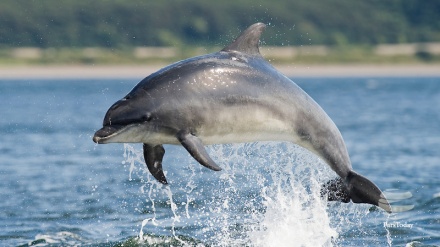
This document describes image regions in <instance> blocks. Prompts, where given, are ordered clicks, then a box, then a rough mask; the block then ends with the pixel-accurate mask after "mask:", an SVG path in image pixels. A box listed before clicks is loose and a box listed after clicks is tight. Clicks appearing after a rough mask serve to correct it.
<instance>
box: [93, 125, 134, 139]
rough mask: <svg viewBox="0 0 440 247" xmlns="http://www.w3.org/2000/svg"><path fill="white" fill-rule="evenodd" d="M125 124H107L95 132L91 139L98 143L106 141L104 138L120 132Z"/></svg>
mask: <svg viewBox="0 0 440 247" xmlns="http://www.w3.org/2000/svg"><path fill="white" fill-rule="evenodd" d="M125 127H126V126H125V125H107V126H104V127H102V128H101V129H100V130H98V131H96V132H95V135H94V136H93V141H94V142H96V143H98V144H103V143H106V140H108V139H110V138H111V137H113V136H115V135H117V134H118V133H120V132H121V131H122V130H123V129H124V128H125Z"/></svg>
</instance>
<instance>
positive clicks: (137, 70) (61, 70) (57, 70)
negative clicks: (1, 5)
mask: <svg viewBox="0 0 440 247" xmlns="http://www.w3.org/2000/svg"><path fill="white" fill-rule="evenodd" d="M164 66H166V65H158V64H154V65H133V66H130V65H59V66H57V65H46V66H44V65H26V66H25V65H23V66H11V67H8V66H0V79H2V80H5V79H130V78H139V79H142V78H145V77H146V76H148V75H150V74H151V73H154V72H155V71H157V70H159V69H160V68H162V67H164ZM274 67H275V68H277V69H278V70H279V71H280V72H281V73H283V74H284V75H286V76H287V77H290V78H295V77H367V76H368V77H440V64H429V65H423V64H415V65H408V64H406V65H390V64H384V65H382V64H379V65H373V64H365V65H353V64H348V65H343V64H335V65H293V64H292V65H274Z"/></svg>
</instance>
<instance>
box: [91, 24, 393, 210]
mask: <svg viewBox="0 0 440 247" xmlns="http://www.w3.org/2000/svg"><path fill="white" fill-rule="evenodd" d="M265 27H266V25H265V24H263V23H256V24H253V25H252V26H250V27H249V28H248V29H246V30H245V31H244V32H243V33H242V34H241V35H240V36H239V37H238V38H237V39H236V40H235V41H234V42H232V43H231V44H229V45H228V46H226V47H225V48H224V49H223V50H221V51H219V52H216V53H212V54H207V55H203V56H198V57H193V58H189V59H186V60H183V61H180V62H177V63H174V64H171V65H169V66H167V67H165V68H163V69H161V70H159V71H157V72H155V73H153V74H151V75H150V76H148V77H146V78H145V79H143V80H142V81H141V82H140V83H139V84H137V85H136V86H135V87H134V88H133V90H132V91H131V92H130V93H128V94H127V95H126V96H125V97H124V98H122V99H121V100H119V101H117V102H116V103H114V104H113V105H112V106H111V107H110V109H109V110H108V111H107V114H106V115H105V118H104V122H103V128H101V129H100V130H98V131H97V132H96V133H95V136H94V137H93V141H94V142H96V143H121V142H125V143H128V142H131V143H143V151H144V158H145V163H146V164H147V167H148V169H149V171H150V172H151V174H152V175H153V176H154V177H155V178H156V179H157V180H158V181H159V182H161V183H163V184H167V180H166V178H165V175H164V173H163V170H162V158H163V156H164V154H165V150H164V148H163V146H162V144H180V145H182V146H183V147H184V148H185V149H186V150H187V151H188V152H189V153H190V154H191V156H192V157H194V159H196V160H197V161H198V162H199V163H200V164H201V165H203V166H205V167H207V168H210V169H212V170H214V171H219V170H221V168H220V167H219V166H218V165H217V164H216V163H215V162H214V161H213V160H212V159H211V157H209V155H208V153H207V152H206V150H205V148H204V146H205V145H211V144H223V143H242V142H256V141H289V142H293V143H296V144H298V145H300V146H302V147H305V148H306V149H308V150H310V151H312V152H313V153H315V154H316V155H318V156H319V157H320V158H322V159H323V160H324V161H325V162H326V163H327V164H328V165H329V166H330V167H331V168H332V169H333V170H334V171H335V172H336V173H337V174H338V175H339V176H340V179H337V180H333V181H330V182H329V183H328V184H327V185H326V186H325V188H324V189H327V191H328V192H330V193H329V196H328V198H329V200H340V201H344V202H348V201H350V200H352V201H353V202H355V203H369V204H373V205H377V206H379V207H381V208H382V209H384V210H385V211H387V212H391V207H390V205H389V203H388V201H387V199H386V198H385V196H384V195H383V193H382V192H381V191H380V189H379V188H378V187H377V186H376V185H374V184H373V183H372V182H371V181H369V180H368V179H367V178H365V177H363V176H361V175H359V174H357V173H356V172H354V171H353V169H352V166H351V161H350V158H349V155H348V152H347V148H346V147H345V143H344V140H343V139H342V136H341V133H340V132H339V130H338V128H337V127H336V125H335V124H334V123H333V121H332V120H331V119H330V117H329V116H327V114H326V113H325V112H324V110H322V109H321V107H320V106H319V105H318V104H317V103H316V102H315V101H314V100H313V99H312V98H311V97H310V96H309V95H307V94H306V93H305V92H304V91H303V90H302V89H301V88H299V87H298V86H297V85H296V84H295V83H293V82H292V81H291V80H290V79H288V78H287V77H286V76H284V75H283V74H281V73H280V72H278V71H277V70H276V69H275V68H274V67H272V66H271V65H270V64H269V63H268V62H266V61H265V60H264V58H263V57H262V56H261V55H260V52H259V46H258V44H259V40H260V36H261V33H262V32H263V30H264V29H265Z"/></svg>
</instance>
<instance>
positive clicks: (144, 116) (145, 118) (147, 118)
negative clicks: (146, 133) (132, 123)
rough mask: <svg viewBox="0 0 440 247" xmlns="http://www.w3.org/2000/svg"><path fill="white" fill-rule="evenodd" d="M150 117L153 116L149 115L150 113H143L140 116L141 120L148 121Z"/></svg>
mask: <svg viewBox="0 0 440 247" xmlns="http://www.w3.org/2000/svg"><path fill="white" fill-rule="evenodd" d="M152 118H153V117H152V116H151V113H146V114H145V115H143V116H142V121H145V122H150V121H151V119H152Z"/></svg>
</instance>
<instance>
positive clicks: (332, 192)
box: [321, 171, 392, 213]
mask: <svg viewBox="0 0 440 247" xmlns="http://www.w3.org/2000/svg"><path fill="white" fill-rule="evenodd" d="M321 195H322V196H327V199H328V200H329V201H340V202H349V201H350V200H351V201H352V202H354V203H368V204H372V205H376V206H379V207H380V208H382V209H383V210H385V211H387V212H388V213H391V212H392V210H391V206H390V204H389V202H388V200H387V199H386V198H385V196H384V194H383V193H382V191H380V189H379V188H378V187H377V186H376V185H375V184H374V183H373V182H371V181H370V180H368V179H367V178H365V177H363V176H361V175H359V174H357V173H355V172H354V171H350V172H349V173H348V175H347V178H346V179H345V182H344V180H343V179H341V178H337V179H334V180H330V181H329V182H327V183H326V184H324V185H323V187H322V189H321Z"/></svg>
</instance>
